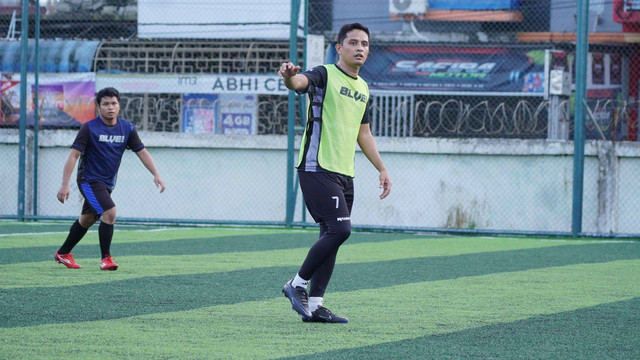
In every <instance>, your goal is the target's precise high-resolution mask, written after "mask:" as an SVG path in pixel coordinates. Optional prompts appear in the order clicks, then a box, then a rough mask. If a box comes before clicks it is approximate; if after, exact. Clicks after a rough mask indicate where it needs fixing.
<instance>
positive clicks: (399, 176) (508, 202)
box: [0, 130, 640, 233]
mask: <svg viewBox="0 0 640 360" xmlns="http://www.w3.org/2000/svg"><path fill="white" fill-rule="evenodd" d="M74 136H75V131H43V132H41V134H40V143H41V148H40V155H39V156H40V161H39V178H38V179H39V199H38V204H39V215H42V216H75V215H77V214H78V213H79V212H80V208H81V203H82V199H81V197H80V194H79V192H78V191H77V188H75V184H73V185H72V194H71V198H70V201H69V203H67V204H60V203H58V201H57V200H56V193H57V191H58V188H59V186H60V181H61V174H62V166H63V164H64V161H65V159H66V157H67V154H68V152H69V148H68V147H69V145H70V144H71V143H72V142H73V139H74ZM141 138H142V140H143V142H144V143H145V144H146V145H147V147H148V149H149V151H150V153H151V154H152V156H153V157H154V159H155V161H156V164H157V166H158V168H159V169H160V172H161V174H162V176H163V178H164V180H165V182H166V183H167V191H166V192H165V193H164V194H159V193H158V192H157V190H156V189H155V187H154V185H153V182H152V178H151V175H150V174H149V173H148V172H147V170H146V169H145V168H144V166H143V165H142V164H141V163H140V161H139V160H138V159H137V157H136V156H135V155H134V154H133V153H131V152H127V153H126V155H125V157H124V159H123V162H122V165H121V168H120V172H119V177H118V182H117V186H116V189H115V191H114V193H113V198H114V200H115V202H116V204H117V206H118V216H119V217H121V218H145V219H149V218H158V219H190V220H208V221H235V220H240V221H267V222H280V221H284V219H285V213H286V184H285V183H286V165H287V158H286V144H287V139H286V137H284V136H228V135H227V136H225V135H213V136H212V135H203V136H193V135H187V134H167V133H153V132H148V133H144V132H141ZM16 142H17V133H15V132H14V131H13V130H2V133H0V155H1V156H0V166H2V168H3V169H4V171H3V172H2V175H0V181H2V182H3V184H4V186H3V196H2V199H0V215H6V214H14V213H15V211H16V205H15V203H16V199H17V197H16V196H15V190H14V189H16V187H17V176H16V175H15V174H16V173H17V145H16V144H15V143H16ZM377 142H378V147H379V149H380V151H381V153H382V156H383V159H384V160H385V162H386V164H387V167H388V168H389V171H390V174H391V178H392V181H393V191H392V193H391V195H390V197H389V198H387V199H385V200H380V199H379V198H378V196H379V194H380V192H381V190H380V189H379V188H378V175H377V171H376V170H375V169H374V168H373V166H372V165H371V164H370V163H369V162H368V161H367V160H366V158H365V157H364V155H363V154H362V153H360V152H358V153H357V154H356V174H357V175H356V179H355V192H356V195H355V197H356V200H355V204H354V208H353V214H352V221H353V223H354V224H356V225H371V226H391V227H412V228H415V227H420V228H461V229H487V230H509V231H551V232H558V231H560V232H569V231H571V211H572V181H573V148H572V146H573V144H572V143H571V142H561V141H556V142H550V141H544V140H499V139H464V140H448V139H427V138H409V139H403V138H378V139H377ZM298 143H299V139H297V140H296V146H297V144H298ZM600 144H601V143H599V142H595V141H589V142H588V143H587V146H586V154H587V159H586V161H585V183H584V193H585V194H584V210H583V213H584V216H583V231H584V232H598V231H601V232H623V233H640V223H639V222H638V221H636V220H635V218H636V216H635V214H636V213H637V212H638V211H640V196H635V195H636V194H638V192H637V191H636V190H635V189H636V188H637V186H636V182H637V179H638V178H640V170H638V169H640V166H639V165H640V147H639V146H638V144H636V143H619V144H616V145H615V149H614V150H615V152H616V154H617V156H618V157H617V159H618V170H616V171H614V173H613V174H610V175H606V176H613V177H612V179H614V180H615V182H614V183H615V184H616V192H615V193H613V192H612V194H613V196H615V197H616V199H617V201H616V202H615V207H614V208H613V209H612V210H611V211H609V212H610V215H611V216H612V218H613V219H614V220H613V221H611V227H610V228H606V229H603V228H602V225H598V224H599V223H598V218H599V217H600V218H602V209H601V204H600V203H599V202H601V200H600V197H599V192H598V191H599V187H598V181H599V179H600V181H602V179H601V178H602V176H603V175H602V173H603V171H601V170H602V169H599V167H601V166H603V164H602V161H600V160H599V159H598V148H599V146H600ZM296 159H297V154H296ZM605 170H606V169H605ZM604 173H605V174H607V173H608V172H607V171H604ZM73 176H74V177H75V173H74V175H73ZM72 183H73V182H72ZM27 195H30V191H28V192H27ZM300 203H301V194H300V193H298V199H297V204H298V206H297V208H296V215H295V221H301V220H302V212H301V210H300V206H299V205H300ZM28 209H29V208H28ZM306 220H307V221H312V220H311V216H310V215H309V214H306ZM599 226H600V228H599Z"/></svg>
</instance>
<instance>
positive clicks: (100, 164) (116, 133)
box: [54, 88, 165, 270]
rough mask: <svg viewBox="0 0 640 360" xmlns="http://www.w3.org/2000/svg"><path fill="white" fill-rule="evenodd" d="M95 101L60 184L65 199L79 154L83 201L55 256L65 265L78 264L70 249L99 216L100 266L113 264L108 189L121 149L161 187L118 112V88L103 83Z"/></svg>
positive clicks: (113, 210)
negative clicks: (93, 111) (93, 114)
mask: <svg viewBox="0 0 640 360" xmlns="http://www.w3.org/2000/svg"><path fill="white" fill-rule="evenodd" d="M96 103H97V105H98V109H99V112H100V116H98V117H97V118H95V119H93V120H91V121H89V122H87V123H85V124H84V125H82V126H81V127H80V130H79V131H78V135H77V136H76V139H75V141H74V142H73V145H71V152H70V153H69V157H68V158H67V161H66V162H65V164H64V169H63V172H62V186H60V190H58V200H59V201H60V202H61V203H64V202H65V200H68V199H69V192H70V190H69V180H70V178H71V173H72V172H73V168H74V167H75V165H76V161H77V160H78V158H80V164H79V165H78V177H77V182H78V188H79V189H80V193H81V194H82V196H83V197H84V199H85V201H84V204H83V206H82V213H81V215H80V217H79V218H78V220H76V222H75V223H73V225H72V226H71V229H70V230H69V235H68V236H67V239H66V241H65V242H64V244H62V246H61V247H60V249H59V250H58V251H56V253H55V255H54V258H55V260H56V261H57V262H59V263H61V264H63V265H65V266H66V267H68V268H72V269H78V268H80V267H81V266H80V265H78V264H77V263H76V262H75V261H74V259H73V254H71V250H72V249H73V247H74V246H76V244H78V242H80V240H81V239H82V237H83V236H84V235H85V234H86V233H87V230H88V229H89V228H90V227H91V226H92V225H93V224H94V223H95V222H96V221H97V220H98V219H99V218H102V220H101V221H100V227H99V228H98V236H99V239H100V251H101V253H102V261H101V262H100V269H101V270H116V269H118V264H116V263H114V262H113V260H112V259H111V255H110V247H111V239H112V238H113V224H114V223H115V221H116V205H115V203H114V202H113V200H112V199H111V192H112V191H113V189H114V187H115V185H116V176H117V174H118V168H119V167H120V161H121V160H122V155H123V154H124V151H125V150H126V149H131V150H132V151H134V152H135V153H136V155H138V157H139V158H140V161H142V163H143V164H144V166H145V167H146V168H147V169H148V170H149V172H151V174H153V182H154V183H155V184H156V187H159V188H160V192H163V191H164V189H165V185H164V181H163V180H162V178H161V177H160V174H159V173H158V170H157V169H156V166H155V164H154V162H153V159H152V158H151V155H150V154H149V152H148V151H147V149H145V147H144V144H143V143H142V141H140V138H139V137H138V132H137V131H136V129H135V128H134V126H133V124H132V123H130V122H128V121H126V120H124V119H120V118H118V113H119V112H120V93H119V92H118V90H116V89H114V88H104V89H102V90H100V91H99V92H98V93H97V94H96Z"/></svg>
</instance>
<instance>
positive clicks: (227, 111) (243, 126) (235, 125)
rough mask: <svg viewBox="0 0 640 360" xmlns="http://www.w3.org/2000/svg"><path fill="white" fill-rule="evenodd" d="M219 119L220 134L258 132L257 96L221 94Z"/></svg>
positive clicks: (249, 133)
mask: <svg viewBox="0 0 640 360" xmlns="http://www.w3.org/2000/svg"><path fill="white" fill-rule="evenodd" d="M219 120H220V122H219V124H218V133H219V134H245V135H255V134H257V132H258V130H257V124H258V98H257V96H255V95H251V94H244V95H242V94H221V95H220V118H219Z"/></svg>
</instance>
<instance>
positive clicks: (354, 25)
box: [338, 23, 371, 45]
mask: <svg viewBox="0 0 640 360" xmlns="http://www.w3.org/2000/svg"><path fill="white" fill-rule="evenodd" d="M351 30H362V31H364V32H366V33H367V37H368V38H371V34H370V33H369V29H368V28H367V27H366V26H364V25H362V24H360V23H352V24H344V25H342V27H341V28H340V31H339V32H338V44H340V45H342V42H343V41H344V39H346V38H347V33H348V32H349V31H351Z"/></svg>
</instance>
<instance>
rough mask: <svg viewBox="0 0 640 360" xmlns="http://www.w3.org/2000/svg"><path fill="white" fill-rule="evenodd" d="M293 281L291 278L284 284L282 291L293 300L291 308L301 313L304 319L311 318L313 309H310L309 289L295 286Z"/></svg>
mask: <svg viewBox="0 0 640 360" xmlns="http://www.w3.org/2000/svg"><path fill="white" fill-rule="evenodd" d="M291 281H293V280H289V281H288V282H287V283H286V284H284V287H283V288H282V293H283V294H284V296H286V297H287V298H289V300H290V301H291V309H293V310H294V311H295V312H297V313H298V314H300V316H302V320H305V319H306V320H309V319H311V317H312V315H311V311H309V295H308V294H307V290H305V289H304V288H303V287H300V286H297V287H295V288H294V287H293V286H291Z"/></svg>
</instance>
